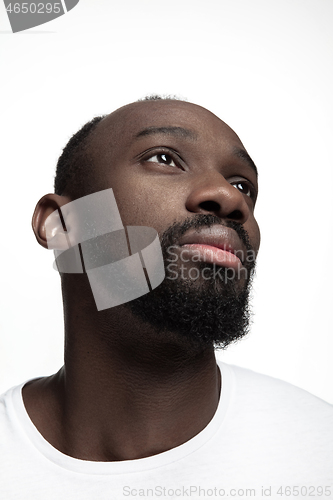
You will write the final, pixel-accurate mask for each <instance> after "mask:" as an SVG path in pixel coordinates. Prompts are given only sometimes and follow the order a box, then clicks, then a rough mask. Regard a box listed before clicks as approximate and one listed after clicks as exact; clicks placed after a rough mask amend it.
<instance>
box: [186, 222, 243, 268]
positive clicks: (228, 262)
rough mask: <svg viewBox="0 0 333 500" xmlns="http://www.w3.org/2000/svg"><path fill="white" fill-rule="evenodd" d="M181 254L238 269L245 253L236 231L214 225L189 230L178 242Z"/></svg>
mask: <svg viewBox="0 0 333 500" xmlns="http://www.w3.org/2000/svg"><path fill="white" fill-rule="evenodd" d="M179 245H180V249H181V251H182V254H184V252H186V255H188V257H191V256H192V255H194V252H195V255H196V257H197V260H204V261H205V262H211V263H215V264H217V265H221V266H225V267H237V268H238V267H239V266H241V265H242V264H243V263H244V262H245V260H246V255H247V251H246V248H245V246H244V245H243V243H242V241H241V240H240V238H239V237H238V235H237V233H236V231H234V230H233V229H230V228H228V227H226V226H220V225H214V226H211V227H205V228H202V229H199V230H198V229H195V230H190V231H188V232H187V233H186V234H184V235H183V236H182V238H181V239H180V241H179Z"/></svg>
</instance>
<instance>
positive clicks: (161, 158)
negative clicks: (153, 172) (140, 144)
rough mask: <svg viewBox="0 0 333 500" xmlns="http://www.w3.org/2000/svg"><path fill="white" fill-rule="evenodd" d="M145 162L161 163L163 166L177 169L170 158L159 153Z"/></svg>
mask: <svg viewBox="0 0 333 500" xmlns="http://www.w3.org/2000/svg"><path fill="white" fill-rule="evenodd" d="M146 161H151V162H153V163H162V164H163V165H168V166H170V167H177V165H176V164H175V162H174V161H173V159H172V158H171V156H170V155H168V154H166V153H160V154H158V155H154V156H151V157H150V158H148V159H147V160H146Z"/></svg>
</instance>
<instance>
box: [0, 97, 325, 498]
mask: <svg viewBox="0 0 333 500" xmlns="http://www.w3.org/2000/svg"><path fill="white" fill-rule="evenodd" d="M110 188H112V192H113V194H114V197H115V200H116V203H117V207H118V209H119V213H120V216H121V220H122V223H123V225H124V227H133V226H139V227H140V226H148V227H151V228H153V229H155V230H156V231H157V232H158V234H159V236H160V240H161V247H162V252H163V257H164V263H165V279H164V280H163V282H162V283H161V284H160V285H159V286H157V287H156V288H154V289H151V291H150V292H149V293H146V294H143V295H141V296H140V297H138V298H136V299H134V300H131V301H127V302H124V303H122V304H119V305H117V306H115V307H109V308H104V309H102V310H98V308H97V307H96V301H95V299H94V295H93V293H92V286H91V281H90V278H89V273H88V270H86V272H81V273H71V272H61V273H60V274H61V280H62V291H63V300H64V316H65V363H64V366H63V367H62V368H61V369H60V370H59V372H58V373H56V374H55V375H53V376H50V377H44V378H40V379H35V380H32V381H28V382H27V383H25V384H22V385H21V386H20V387H16V388H14V389H11V390H10V391H8V392H7V393H6V394H5V395H4V396H3V397H2V399H1V429H2V432H1V438H0V440H1V441H0V446H1V457H2V458H1V470H2V483H1V484H2V486H1V488H2V491H3V492H4V493H3V495H4V496H3V498H6V499H7V498H24V499H30V498H33V499H39V498H43V499H45V498H48V499H50V498H57V499H58V498H61V497H62V498H66V499H67V498H69V499H72V498H80V499H88V498H89V499H91V498H94V499H95V498H98V499H106V498H108V499H109V498H112V499H113V498H123V497H127V496H129V497H133V496H141V497H145V498H149V497H159V496H162V497H163V496H164V497H173V496H180V497H182V496H183V497H187V496H190V497H192V498H202V497H204V496H220V497H221V496H234V497H243V498H247V497H248V498H250V497H252V498H253V497H255V496H256V497H263V496H271V497H272V498H284V497H286V496H289V497H290V496H295V497H296V496H298V495H301V497H302V498H307V497H309V498H312V497H320V496H325V497H326V498H329V497H332V496H333V459H332V452H333V431H332V424H333V409H332V407H331V406H330V405H329V404H327V403H325V402H323V401H321V400H319V399H317V398H315V397H314V396H312V395H310V394H308V393H306V392H305V391H302V390H300V389H297V388H295V387H293V386H291V385H289V384H287V383H284V382H281V381H279V380H275V379H272V378H270V377H266V376H262V375H259V374H256V373H253V372H251V371H250V370H245V369H241V368H236V367H231V366H227V365H225V364H221V363H220V364H219V365H217V363H216V360H215V355H214V348H215V347H216V346H217V347H218V346H220V347H226V346H227V345H228V344H229V343H230V342H233V341H235V340H237V339H238V338H240V337H242V336H243V335H244V334H245V333H246V332H247V331H248V324H249V307H248V297H249V291H250V284H251V278H252V275H253V272H254V264H255V256H256V254H257V252H258V249H259V242H260V234H259V228H258V225H257V222H256V220H255V218H254V207H255V202H256V197H257V193H258V184H257V171H256V167H255V165H254V163H253V161H252V160H251V158H250V156H249V155H248V153H247V152H246V150H245V148H244V146H243V144H242V143H241V141H240V139H239V138H238V137H237V135H236V134H235V133H234V132H233V131H232V130H231V129H230V128H229V127H228V126H227V125H226V124H225V123H224V122H222V121H221V120H220V119H219V118H217V117H216V116H215V115H214V114H212V113H211V112H209V111H208V110H206V109H204V108H202V107H200V106H197V105H194V104H190V103H188V102H183V101H178V100H174V99H158V98H154V99H148V100H145V101H140V102H136V103H132V104H130V105H127V106H124V107H122V108H120V109H118V110H117V111H115V112H114V113H111V114H110V115H108V116H106V117H100V118H97V119H95V120H93V121H92V122H89V123H88V124H86V125H85V127H83V129H81V131H79V132H78V133H77V134H76V135H75V136H74V137H73V138H72V139H71V141H70V142H69V144H68V146H67V147H66V148H65V150H64V152H63V154H62V156H61V158H60V159H59V162H58V168H57V176H56V180H55V194H48V195H46V196H44V197H43V198H42V199H41V200H40V201H39V202H38V204H37V207H36V210H35V213H34V216H33V230H34V232H35V235H36V238H37V240H38V242H39V243H40V244H41V245H42V246H44V247H45V248H47V247H48V246H49V245H48V234H49V238H50V234H51V235H52V238H53V237H57V231H59V232H61V230H60V229H59V228H57V227H54V228H51V230H49V232H48V231H47V221H48V220H50V219H48V218H49V217H50V216H52V214H54V213H58V212H55V211H57V210H58V211H59V213H61V211H62V210H65V208H66V206H70V205H69V204H71V203H73V202H75V201H77V200H81V199H82V200H84V199H85V198H84V197H88V196H90V195H92V194H96V193H102V192H104V191H105V190H107V189H110ZM62 222H63V223H64V227H65V226H66V221H62ZM84 222H85V221H83V223H84ZM75 227H76V224H74V229H73V224H72V227H65V229H66V231H71V230H75ZM272 272H273V270H272ZM21 389H22V393H21ZM14 471H15V472H14ZM14 478H15V479H14ZM301 488H303V489H301Z"/></svg>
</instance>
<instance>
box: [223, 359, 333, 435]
mask: <svg viewBox="0 0 333 500" xmlns="http://www.w3.org/2000/svg"><path fill="white" fill-rule="evenodd" d="M220 366H221V368H222V378H223V372H229V375H228V377H229V380H230V385H231V387H232V389H231V393H232V401H233V402H232V405H231V408H232V413H233V416H234V418H235V419H236V420H237V417H239V419H243V418H244V416H246V421H247V423H248V424H249V425H253V426H254V427H257V428H258V426H260V425H262V426H263V428H267V427H271V428H274V429H276V430H278V429H280V430H282V429H283V431H284V432H285V431H288V432H294V433H296V434H298V433H299V432H302V433H306V432H308V433H312V434H313V435H314V436H315V435H317V434H320V436H322V438H323V439H326V438H327V439H329V440H330V441H331V442H332V441H333V432H332V428H333V405H331V404H329V403H327V402H326V401H323V400H322V399H320V398H318V397H316V396H314V395H313V394H310V393H309V392H307V391H305V390H303V389H300V388H299V387H296V386H294V385H292V384H290V383H288V382H285V381H283V380H279V379H276V378H274V377H270V376H268V375H263V374H261V373H256V372H254V371H252V370H249V369H246V368H241V367H238V366H234V365H226V364H224V363H222V364H220ZM222 388H223V382H222Z"/></svg>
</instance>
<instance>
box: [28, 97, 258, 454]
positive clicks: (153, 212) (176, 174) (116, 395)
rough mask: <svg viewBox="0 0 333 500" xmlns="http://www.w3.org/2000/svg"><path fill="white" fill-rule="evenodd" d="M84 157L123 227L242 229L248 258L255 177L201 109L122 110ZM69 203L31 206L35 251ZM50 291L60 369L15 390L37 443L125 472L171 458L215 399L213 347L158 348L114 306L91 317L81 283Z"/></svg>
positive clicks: (68, 280)
mask: <svg viewBox="0 0 333 500" xmlns="http://www.w3.org/2000/svg"><path fill="white" fill-rule="evenodd" d="M151 127H155V128H159V129H161V128H163V130H159V131H156V130H154V131H152V128H151ZM167 127H172V129H171V130H170V129H166V128H167ZM180 127H181V128H184V129H186V130H188V131H189V132H184V131H180V130H179V128H180ZM147 128H148V129H149V131H148V132H147V131H146V132H144V133H143V132H142V131H143V130H146V129H147ZM140 132H141V134H140ZM138 134H140V135H139V136H138V137H136V136H137V135H138ZM89 148H90V152H91V154H92V156H93V158H94V169H95V171H96V173H97V174H96V186H95V187H96V189H95V191H96V192H97V191H99V190H102V189H106V188H109V187H112V188H113V190H114V194H115V198H116V200H117V204H118V208H119V211H120V215H121V218H122V221H123V224H124V225H125V226H126V225H145V226H151V227H153V228H155V229H156V230H157V231H158V232H159V234H162V233H163V232H164V231H165V230H166V229H167V228H168V227H169V226H171V225H172V224H173V222H175V221H182V220H185V219H186V218H187V217H189V216H191V215H195V214H198V213H211V214H214V215H217V216H218V217H220V218H221V220H222V221H223V220H235V221H237V222H239V223H241V224H243V227H244V229H245V230H246V231H247V232H248V235H249V238H250V242H251V244H252V246H253V248H254V249H255V251H257V250H258V248H259V242H260V233H259V228H258V225H257V222H256V220H255V218H254V213H253V212H254V204H255V197H256V192H257V179H256V175H255V172H254V170H253V167H252V165H251V162H250V161H249V159H247V158H245V156H244V154H240V153H239V150H243V151H245V148H244V146H243V145H242V143H241V142H240V140H239V138H238V137H237V135H236V134H235V133H234V132H233V131H232V130H231V129H230V128H229V127H228V126H227V125H226V124H225V123H224V122H222V121H221V120H220V119H219V118H217V117H216V116H215V115H213V114H212V113H210V112H209V111H207V110H206V109H204V108H201V107H200V106H196V105H193V104H190V103H186V102H181V101H172V100H162V101H148V102H138V103H133V104H130V105H128V106H125V107H123V108H121V109H119V110H117V111H115V112H114V113H112V114H111V115H108V116H107V117H106V118H105V119H103V120H102V121H101V122H100V123H99V124H98V125H97V127H96V133H95V134H94V136H93V138H92V139H91V140H90V143H89ZM237 148H238V149H237ZM161 155H168V156H161ZM237 182H244V184H242V186H241V185H235V184H237ZM247 186H251V189H248V188H247ZM69 201H71V197H70V196H69V195H68V193H64V195H63V196H58V195H55V194H49V195H46V196H44V197H43V198H42V199H41V200H40V201H39V202H38V204H37V206H36V209H35V213H34V216H33V229H34V232H35V235H36V238H37V240H38V242H39V243H40V244H41V245H42V246H44V247H45V248H47V241H46V234H45V220H46V218H47V217H48V215H49V214H50V213H52V212H53V211H54V210H56V209H57V208H58V207H59V206H62V205H64V204H65V203H68V202H69ZM62 288H63V298H64V315H65V338H66V341H65V363H64V366H63V367H62V368H61V369H60V370H59V372H58V373H57V374H55V375H53V376H51V377H45V378H42V379H38V380H36V381H33V382H30V383H29V384H27V385H26V386H25V387H24V389H23V399H24V403H25V406H26V408H27V411H28V413H29V416H30V418H31V420H32V421H33V423H34V424H35V426H36V427H37V429H38V430H39V431H40V433H41V434H42V435H43V436H44V437H45V439H46V440H47V441H49V442H50V443H51V444H52V445H53V446H54V447H55V448H57V449H58V450H60V451H61V452H63V453H65V454H67V455H70V456H72V457H75V458H79V459H84V460H98V461H115V460H131V459H138V458H142V457H147V456H151V455H154V454H157V453H161V452H163V451H166V450H168V449H171V448H174V447H176V446H179V445H180V444H182V443H184V442H186V441H188V440H189V439H191V438H192V437H193V436H195V435H196V434H198V433H199V432H200V431H201V430H202V429H203V428H204V427H205V426H206V425H207V424H208V423H209V421H210V420H211V419H212V417H213V415H214V413H215V411H216V408H217V405H218V401H219V395H220V376H219V371H218V369H217V366H216V360H215V355H214V348H213V346H209V347H207V346H199V345H197V346H189V345H187V343H186V341H185V340H183V339H181V338H179V337H178V336H177V335H176V334H174V333H172V332H169V333H166V334H165V335H162V336H161V335H159V334H158V332H156V331H155V330H154V328H153V327H150V326H147V324H143V323H142V322H141V320H140V319H138V318H137V317H135V316H134V315H132V313H131V312H130V311H129V310H128V309H127V308H126V307H125V306H124V305H121V306H117V307H114V308H111V309H107V310H104V311H99V312H98V311H97V309H96V306H95V302H94V299H93V296H92V293H91V290H90V287H89V283H88V280H87V278H86V276H85V275H69V274H67V275H63V276H62Z"/></svg>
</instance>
